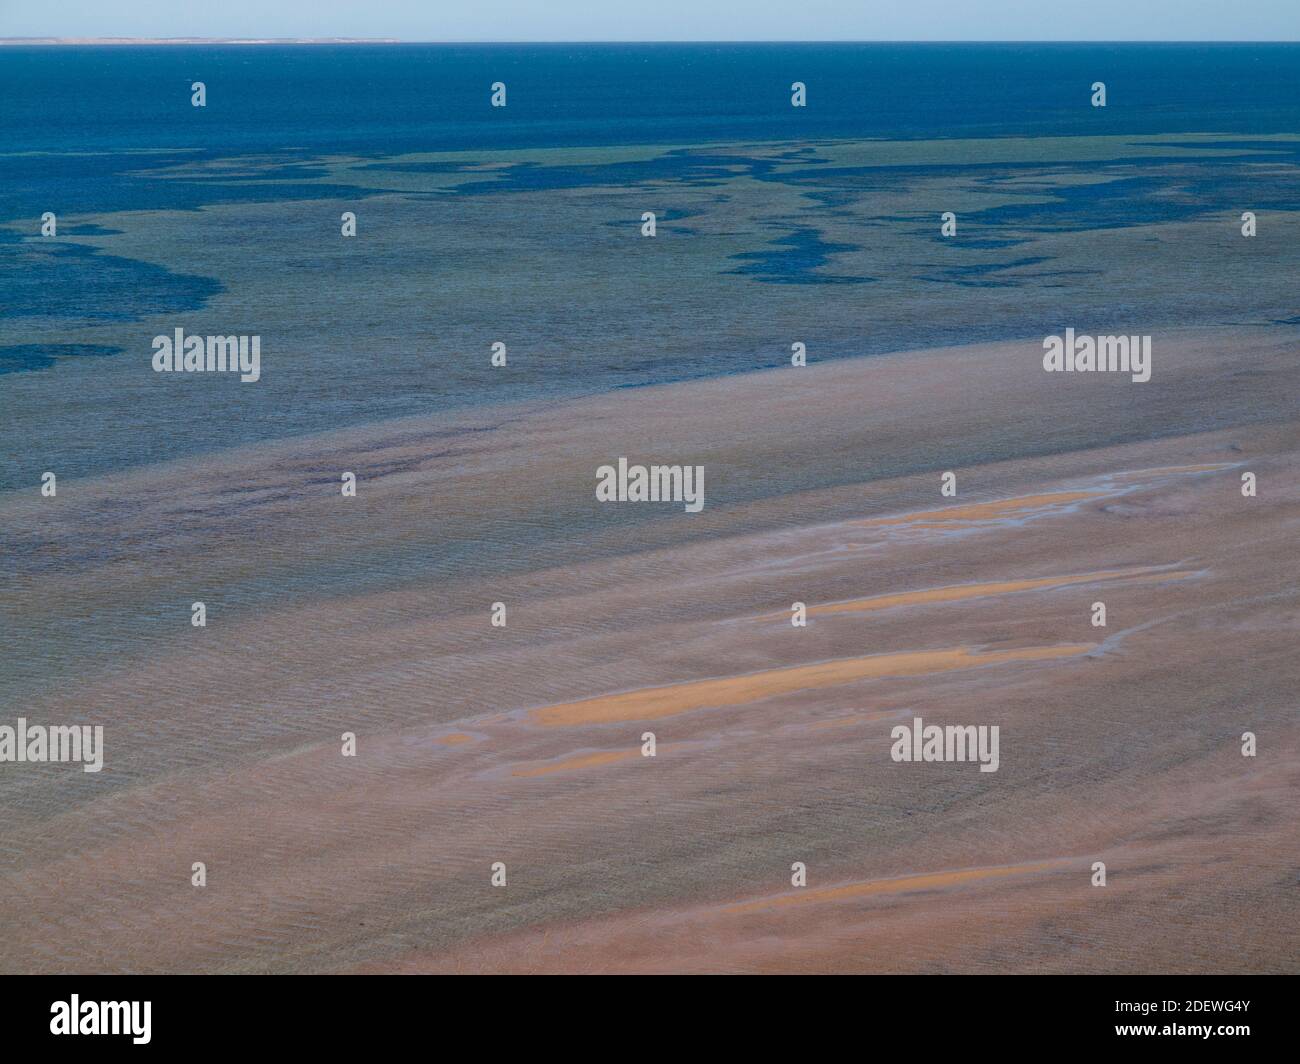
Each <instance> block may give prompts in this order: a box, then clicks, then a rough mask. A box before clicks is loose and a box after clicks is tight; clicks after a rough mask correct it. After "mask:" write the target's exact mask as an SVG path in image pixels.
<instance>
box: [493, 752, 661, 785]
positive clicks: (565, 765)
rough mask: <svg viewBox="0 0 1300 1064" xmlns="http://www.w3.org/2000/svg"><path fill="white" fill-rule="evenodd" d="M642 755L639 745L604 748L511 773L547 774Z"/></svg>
mask: <svg viewBox="0 0 1300 1064" xmlns="http://www.w3.org/2000/svg"><path fill="white" fill-rule="evenodd" d="M640 756H641V748H640V747H639V746H634V747H632V748H631V749H628V750H602V751H600V752H599V753H595V754H583V755H582V756H581V757H571V758H568V759H567V760H564V761H549V762H547V763H546V764H542V765H537V766H536V767H534V768H516V769H515V770H514V771H513V772H511V773H510V775H512V776H524V777H532V776H546V775H549V774H550V773H552V772H568V771H569V770H570V769H575V768H594V767H596V766H597V765H612V764H614V763H616V762H618V761H628V760H630V759H631V758H634V757H640Z"/></svg>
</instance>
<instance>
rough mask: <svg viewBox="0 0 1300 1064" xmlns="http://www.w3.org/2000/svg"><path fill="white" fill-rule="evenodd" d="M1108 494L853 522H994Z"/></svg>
mask: <svg viewBox="0 0 1300 1064" xmlns="http://www.w3.org/2000/svg"><path fill="white" fill-rule="evenodd" d="M1107 494H1110V493H1109V492H1104V491H1058V492H1051V493H1049V494H1046V495H1022V496H1020V497H1019V498H1016V499H998V500H996V501H994V502H977V503H971V504H970V505H969V506H949V507H947V508H946V509H943V510H925V511H922V512H920V513H911V514H902V515H901V516H899V517H873V518H871V519H870V520H866V521H857V522H855V524H859V525H866V526H886V525H913V526H915V527H918V528H945V527H947V526H948V525H952V524H964V523H967V522H970V521H996V520H999V519H1004V520H1005V519H1008V518H1016V517H1020V516H1023V515H1025V514H1030V513H1036V512H1039V511H1045V510H1054V509H1059V508H1061V507H1064V506H1070V505H1073V504H1074V503H1076V502H1082V501H1084V500H1085V499H1100V498H1102V497H1104V496H1105V495H1107Z"/></svg>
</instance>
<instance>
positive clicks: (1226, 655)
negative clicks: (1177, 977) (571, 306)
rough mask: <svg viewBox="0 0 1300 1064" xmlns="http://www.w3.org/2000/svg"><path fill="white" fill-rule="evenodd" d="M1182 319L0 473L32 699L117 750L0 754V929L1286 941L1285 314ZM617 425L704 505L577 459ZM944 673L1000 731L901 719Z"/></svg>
mask: <svg viewBox="0 0 1300 1064" xmlns="http://www.w3.org/2000/svg"><path fill="white" fill-rule="evenodd" d="M1154 342H1155V350H1156V362H1155V366H1156V372H1155V373H1154V374H1153V377H1152V380H1151V381H1150V382H1148V383H1146V384H1143V385H1140V386H1137V387H1133V386H1131V385H1126V384H1125V382H1121V381H1116V380H1114V379H1111V378H1108V377H1105V376H1102V375H1098V376H1096V377H1073V378H1067V377H1063V376H1061V375H1053V374H1048V373H1045V372H1044V371H1043V369H1042V364H1041V358H1042V346H1041V343H1040V342H1039V339H1038V338H1033V339H1028V340H1025V341H1022V342H1006V343H991V344H980V345H971V346H965V347H957V348H947V349H933V350H928V351H919V352H916V351H914V352H906V353H902V354H898V355H891V356H883V357H873V358H865V359H850V360H844V361H839V362H836V363H833V364H812V365H809V366H808V367H806V368H802V369H794V368H788V369H779V370H770V371H764V372H757V373H750V374H740V375H735V376H731V377H728V378H725V379H719V380H705V381H691V382H683V383H677V384H668V385H660V386H654V387H648V388H639V389H635V390H634V392H629V391H621V392H617V391H616V392H613V393H608V394H602V395H596V396H588V397H582V398H571V399H554V400H549V401H545V402H533V403H518V404H501V405H495V406H491V407H484V408H482V409H474V410H466V411H461V412H459V413H457V414H455V415H454V416H440V417H437V418H419V417H416V418H403V419H400V420H391V421H386V422H381V423H378V424H374V425H369V426H360V427H356V428H350V429H346V430H339V431H335V432H327V433H321V434H317V435H314V436H311V437H308V438H304V439H300V440H285V441H280V442H277V443H275V444H271V445H266V444H263V445H259V446H258V447H250V448H243V449H233V450H229V451H227V452H225V453H222V454H220V455H212V456H204V457H192V458H183V459H179V460H176V461H171V462H161V463H156V464H153V465H150V466H147V467H143V468H130V469H125V470H122V471H119V472H115V473H111V474H105V475H100V476H90V477H85V478H82V479H75V478H74V479H70V480H69V481H68V482H67V483H66V484H64V485H61V486H60V491H59V494H58V497H57V499H55V500H43V499H40V498H38V497H36V498H34V497H32V494H31V493H24V494H18V493H12V494H7V495H5V496H3V499H2V501H0V508H2V513H3V522H2V523H0V545H2V546H3V548H4V554H5V557H6V558H8V559H10V562H11V569H10V572H9V574H8V579H7V582H6V589H5V592H4V596H3V599H2V600H0V609H3V611H4V620H5V625H6V628H7V629H8V628H9V627H10V626H11V625H12V624H13V623H14V622H15V620H16V619H17V618H19V617H21V618H22V619H23V624H24V625H25V630H27V631H33V632H38V633H41V642H40V644H39V645H37V646H35V647H33V649H32V652H31V657H30V659H29V666H28V667H27V668H25V669H14V670H11V671H10V672H9V674H8V675H7V677H6V694H7V696H8V704H9V705H10V707H11V712H12V715H13V716H23V717H25V718H26V719H28V720H30V721H33V722H45V721H48V722H65V721H77V720H81V719H83V718H86V719H94V720H95V721H99V722H102V723H103V724H104V726H105V748H106V752H105V760H106V768H105V770H104V771H102V772H100V773H95V774H91V773H82V772H80V771H76V772H73V773H69V772H67V771H66V770H67V769H68V768H69V766H68V765H60V764H47V765H32V766H28V767H29V768H30V769H31V771H28V772H25V773H23V774H21V775H19V774H15V773H5V774H3V775H0V798H2V799H3V803H4V807H5V810H6V823H5V828H4V831H3V834H2V840H3V848H2V849H0V860H2V861H3V865H4V870H5V874H6V883H7V889H6V891H5V892H4V893H3V895H0V925H2V926H3V927H4V928H5V931H6V934H5V935H4V936H3V939H0V967H2V968H3V969H4V970H6V971H29V970H38V971H85V970H95V971H99V970H102V971H186V972H188V971H228V972H256V971H302V972H337V971H556V972H563V971H701V972H703V971H724V972H767V971H864V972H873V971H912V972H945V971H976V972H979V971H989V972H994V971H1023V972H1034V971H1081V972H1102V971H1110V972H1113V971H1151V970H1159V971H1185V972H1209V971H1249V972H1279V971H1287V970H1293V969H1294V965H1295V959H1296V957H1297V955H1298V947H1300V943H1298V942H1297V933H1296V930H1295V929H1296V928H1297V927H1300V920H1298V919H1297V917H1300V911H1298V909H1300V906H1298V905H1297V900H1296V893H1295V888H1294V870H1295V867H1296V862H1297V859H1300V846H1298V844H1297V838H1296V834H1295V831H1294V822H1293V815H1292V811H1293V808H1294V796H1295V787H1296V784H1297V781H1298V779H1300V718H1298V716H1297V713H1296V703H1295V691H1296V689H1297V681H1300V660H1298V659H1297V657H1296V655H1295V653H1294V647H1295V643H1296V636H1297V626H1298V625H1300V591H1297V583H1296V577H1297V575H1298V574H1297V569H1298V568H1300V561H1298V560H1297V556H1296V552H1295V550H1294V545H1295V537H1296V532H1297V528H1298V527H1300V472H1297V469H1298V468H1300V467H1298V466H1297V463H1296V458H1297V451H1298V450H1300V410H1298V409H1297V399H1296V393H1295V390H1294V388H1293V387H1290V386H1289V384H1290V382H1293V381H1294V374H1295V371H1296V366H1297V359H1298V358H1300V342H1298V341H1297V339H1296V336H1295V333H1294V330H1292V329H1289V328H1286V327H1274V328H1263V327H1252V328H1249V329H1247V328H1232V329H1228V328H1222V329H1186V330H1170V331H1164V332H1156V333H1155V335H1154ZM619 455H629V456H632V457H634V458H636V459H638V460H645V461H652V460H657V459H667V458H674V459H677V460H680V461H690V462H692V463H696V462H698V463H701V464H703V465H704V466H705V468H706V469H707V471H708V480H707V484H708V502H707V505H706V506H705V508H704V509H703V510H702V511H701V512H700V513H697V514H690V513H686V512H684V511H683V509H682V507H681V506H680V505H672V504H667V505H663V506H660V505H657V504H654V505H651V504H643V505H625V506H608V505H604V504H601V503H599V502H597V501H596V498H595V493H594V488H595V471H596V469H597V468H598V467H599V466H600V465H602V464H604V463H607V462H610V461H613V460H615V459H616V458H617V457H618V456H619ZM344 469H350V470H353V471H355V472H356V473H357V477H358V492H357V495H356V497H355V498H344V497H342V496H341V495H340V492H339V487H338V480H339V473H340V472H341V471H342V470H344ZM945 472H952V473H954V474H955V484H956V494H955V495H954V496H944V495H942V494H941V485H942V483H943V478H942V474H943V473H945ZM1247 472H1249V473H1253V474H1254V476H1255V478H1256V480H1257V486H1258V490H1257V493H1256V494H1255V495H1254V496H1245V495H1243V493H1242V483H1243V481H1242V475H1243V474H1244V473H1247ZM47 504H49V505H47ZM52 507H57V509H52ZM271 589H273V593H272V590H271ZM196 598H203V599H204V601H205V602H206V604H207V609H208V617H209V622H208V625H207V627H206V628H201V629H198V628H193V627H191V626H190V625H189V624H188V617H189V612H190V605H191V603H192V601H193V600H195V599H196ZM1099 601H1100V602H1104V605H1105V613H1106V624H1105V626H1104V627H1099V626H1096V625H1094V624H1093V618H1094V617H1095V614H1096V611H1095V604H1096V603H1098V602H1099ZM496 602H502V603H504V604H505V607H506V618H507V623H506V625H505V626H504V627H494V626H493V625H492V623H491V618H492V614H493V604H494V603H496ZM795 603H802V604H804V606H805V608H806V617H807V624H806V626H803V627H796V626H795V625H793V624H791V617H792V615H793V613H792V607H793V605H794V604H795ZM70 661H76V662H77V663H78V665H77V668H76V669H75V670H74V669H72V668H70V667H69V666H68V664H67V663H68V662H70ZM52 668H54V669H57V670H58V671H57V675H58V676H59V680H58V682H57V683H50V682H48V680H47V677H48V675H49V670H50V669H52ZM915 717H920V718H922V719H923V720H924V721H925V722H926V723H927V724H936V725H940V726H946V725H954V726H964V725H970V724H983V725H997V726H998V727H999V729H1000V763H999V765H998V768H997V771H995V772H981V771H980V767H981V766H980V765H978V764H976V763H974V761H972V760H967V761H964V762H924V761H918V762H900V761H897V760H894V759H893V758H892V757H891V748H892V747H893V745H894V742H895V740H894V738H893V735H892V734H891V733H892V729H894V728H895V727H896V726H897V725H899V724H906V725H910V724H911V722H912V720H913V718H915ZM1247 731H1249V732H1252V733H1254V735H1255V736H1256V737H1257V742H1258V752H1257V754H1256V756H1253V757H1243V756H1242V738H1241V737H1242V734H1243V733H1244V732H1247ZM345 732H349V733H352V734H353V735H354V736H355V740H356V756H355V757H344V756H341V747H342V736H343V733H345ZM646 733H653V736H654V742H655V755H654V756H653V757H647V756H644V753H643V750H644V747H645V743H646V741H647V740H646V738H645V736H646ZM73 767H75V766H73ZM196 861H201V862H203V863H204V865H205V867H206V874H207V886H206V887H204V888H202V889H197V888H195V887H193V886H192V885H191V868H192V865H193V863H194V862H196ZM498 862H499V863H500V864H502V865H504V866H505V873H504V874H505V885H504V886H493V885H492V884H491V877H492V876H493V865H494V864H497V863H498ZM1096 862H1103V863H1104V864H1105V866H1106V872H1107V885H1106V886H1105V887H1098V886H1093V878H1094V875H1095V872H1094V865H1095V863H1096ZM796 863H799V864H801V865H803V866H804V867H805V869H806V877H807V885H806V886H802V887H801V886H795V885H792V882H791V877H792V866H793V865H795V864H796Z"/></svg>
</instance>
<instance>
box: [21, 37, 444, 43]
mask: <svg viewBox="0 0 1300 1064" xmlns="http://www.w3.org/2000/svg"><path fill="white" fill-rule="evenodd" d="M413 43H422V42H413V41H399V40H398V39H397V38H396V37H0V45H4V44H413Z"/></svg>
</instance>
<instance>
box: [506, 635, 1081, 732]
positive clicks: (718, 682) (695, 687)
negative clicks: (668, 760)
mask: <svg viewBox="0 0 1300 1064" xmlns="http://www.w3.org/2000/svg"><path fill="white" fill-rule="evenodd" d="M1096 646H1097V644H1096V643H1073V644H1066V645H1063V646H1049V647H1023V648H1021V649H1018V650H996V651H990V652H988V653H985V654H975V653H972V652H971V650H970V649H969V648H968V647H955V648H953V649H950V650H921V651H907V652H904V653H898V654H873V655H871V656H869V657H862V658H840V659H838V660H835V661H823V662H820V663H819V664H816V665H796V666H792V667H789V668H784V669H768V670H765V671H763V672H754V673H748V674H746V675H743V676H727V677H723V678H720V679H714V680H697V681H694V682H691V683H679V684H669V685H668V686H665V687H644V688H641V689H640V690H637V691H626V692H623V693H622V694H615V695H601V696H599V697H597V698H584V699H582V700H581V701H579V702H565V703H561V704H559V705H554V706H545V707H543V708H541V709H534V710H533V711H532V712H531V713H530V714H529V716H530V717H531V719H532V720H533V721H534V722H535V723H537V724H545V725H560V726H572V725H579V724H613V723H616V722H618V721H630V720H653V719H656V718H658V717H672V716H676V715H677V714H678V713H687V712H689V711H690V710H693V709H705V708H717V707H720V706H739V705H745V704H746V703H749V702H757V701H758V700H759V699H761V698H771V697H772V696H773V695H784V694H791V693H793V692H795V691H809V690H816V689H818V688H822V687H836V686H839V685H841V684H846V683H854V682H856V681H858V680H877V679H887V678H894V677H903V676H923V675H926V674H929V673H937V672H949V671H951V670H953V669H971V668H976V667H977V666H980V665H1000V664H1003V663H1005V662H1012V661H1050V660H1052V659H1054V658H1068V657H1075V656H1077V655H1079V654H1086V653H1088V651H1090V650H1093V649H1095V648H1096Z"/></svg>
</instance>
